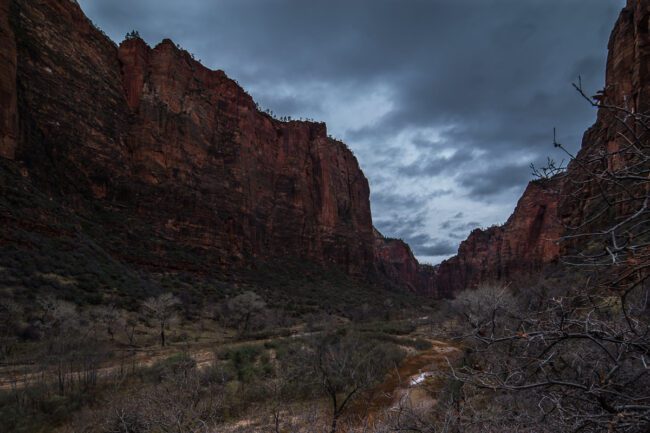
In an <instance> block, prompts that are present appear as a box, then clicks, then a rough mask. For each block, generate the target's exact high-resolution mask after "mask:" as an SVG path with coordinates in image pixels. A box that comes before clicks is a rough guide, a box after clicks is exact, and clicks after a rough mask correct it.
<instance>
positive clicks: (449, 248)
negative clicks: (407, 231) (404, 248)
mask: <svg viewBox="0 0 650 433" xmlns="http://www.w3.org/2000/svg"><path fill="white" fill-rule="evenodd" d="M456 250H457V247H456V246H455V245H452V244H451V243H450V242H448V241H437V242H435V243H434V244H432V245H423V246H421V247H419V248H414V250H413V251H415V254H417V255H421V256H447V255H450V254H454V253H455V252H456Z"/></svg>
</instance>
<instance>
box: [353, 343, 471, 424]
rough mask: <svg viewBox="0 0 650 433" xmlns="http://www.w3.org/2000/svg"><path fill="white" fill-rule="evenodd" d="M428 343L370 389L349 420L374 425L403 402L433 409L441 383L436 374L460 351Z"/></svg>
mask: <svg viewBox="0 0 650 433" xmlns="http://www.w3.org/2000/svg"><path fill="white" fill-rule="evenodd" d="M430 341H431V344H432V347H431V348H430V349H428V350H425V351H422V352H418V353H416V354H414V355H411V356H408V357H407V358H406V359H405V360H404V361H403V362H402V363H401V364H400V365H399V366H398V367H397V368H396V369H395V370H393V371H392V372H390V373H389V374H388V375H387V376H386V379H385V380H384V382H382V383H381V384H379V385H378V386H376V387H375V388H374V389H372V390H371V392H370V393H369V396H368V398H364V399H361V400H358V401H357V402H356V403H355V404H354V406H353V407H352V408H351V410H350V411H349V413H348V419H349V420H353V419H357V420H358V419H365V420H367V421H368V422H369V423H370V424H373V423H374V422H377V421H380V420H381V418H382V417H383V415H384V414H385V413H386V411H390V410H391V409H396V408H398V406H399V405H400V403H401V402H404V401H408V403H409V404H410V405H412V406H419V407H433V405H435V404H436V400H435V395H434V394H435V392H436V391H438V390H439V389H440V386H441V384H442V381H441V380H440V379H438V378H437V377H436V373H440V372H444V371H446V370H447V369H448V363H447V360H450V361H452V362H453V360H454V359H456V358H457V357H458V356H459V355H460V353H461V351H460V349H459V348H458V347H456V346H454V345H452V344H450V343H447V342H443V341H439V340H430Z"/></svg>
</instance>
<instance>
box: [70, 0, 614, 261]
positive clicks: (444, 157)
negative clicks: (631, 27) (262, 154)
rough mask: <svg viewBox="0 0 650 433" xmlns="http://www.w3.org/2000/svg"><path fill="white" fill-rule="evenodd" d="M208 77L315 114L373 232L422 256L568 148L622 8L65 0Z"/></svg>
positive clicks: (406, 1) (265, 103)
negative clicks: (341, 145)
mask: <svg viewBox="0 0 650 433" xmlns="http://www.w3.org/2000/svg"><path fill="white" fill-rule="evenodd" d="M79 3H80V4H81V6H82V8H83V9H84V11H85V12H86V14H87V15H88V16H89V17H90V18H91V19H92V20H93V21H94V22H95V23H96V24H97V25H98V26H99V27H101V28H102V29H103V30H104V31H105V32H106V33H107V34H108V35H109V36H110V37H111V38H113V39H114V40H115V41H116V42H118V43H119V42H120V41H121V40H122V39H123V37H124V35H125V34H126V32H128V31H130V30H132V29H137V30H138V31H139V32H140V34H141V36H142V37H143V38H144V39H145V40H146V41H147V42H148V43H149V44H150V45H152V46H153V45H155V44H157V43H158V42H159V41H160V40H162V39H163V38H171V39H173V40H174V41H175V42H177V43H179V44H181V45H182V46H183V47H184V48H185V49H187V50H188V51H190V52H192V53H194V54H195V55H196V57H197V58H198V59H200V60H201V61H202V63H203V64H205V65H206V66H208V67H210V68H213V69H223V70H224V71H225V72H226V73H227V74H228V75H229V76H230V77H231V78H234V79H236V80H238V81H239V83H240V84H241V85H242V86H243V87H244V88H245V89H246V90H247V91H248V92H249V93H250V94H251V95H253V97H254V98H255V100H256V101H258V102H259V104H260V105H261V106H262V107H263V108H269V109H271V110H273V111H274V112H275V113H276V115H280V116H285V115H290V116H292V117H294V118H299V117H309V118H314V119H317V120H323V121H325V122H327V124H328V131H329V133H330V134H332V135H334V136H335V137H337V138H341V139H343V140H344V141H345V142H346V143H347V144H348V145H349V146H350V148H351V149H352V150H353V151H354V153H355V154H356V156H357V158H358V159H359V162H360V164H361V167H362V168H363V170H364V172H365V174H366V176H367V177H368V179H369V181H370V189H371V191H372V193H371V203H372V213H373V220H374V223H375V226H376V227H377V228H378V229H379V230H380V231H381V232H382V233H384V235H386V236H390V237H398V238H402V239H404V240H405V241H407V242H409V244H410V245H411V247H412V248H413V250H414V252H415V254H416V255H417V256H418V258H419V259H420V260H421V261H423V262H428V263H434V264H435V263H438V262H440V261H441V260H442V259H444V258H446V257H448V256H450V255H453V254H454V253H455V252H456V250H457V248H458V244H459V242H460V241H461V240H463V239H465V238H466V237H467V235H468V234H469V232H470V231H471V230H472V229H474V228H476V227H488V226H490V225H493V224H501V223H503V222H505V220H506V219H507V218H508V216H509V215H510V214H511V213H512V210H513V209H514V206H515V204H516V202H517V199H518V198H519V196H520V195H521V193H522V191H523V189H524V187H525V186H526V183H527V181H528V180H529V179H530V178H531V176H530V169H529V167H528V166H529V164H530V163H531V162H532V163H535V164H538V165H539V164H541V163H543V162H544V161H545V160H546V157H547V156H551V157H554V158H556V159H558V160H560V159H562V155H561V154H559V153H557V151H555V149H553V146H552V140H553V128H554V127H556V128H557V130H558V137H559V140H560V141H562V142H563V143H564V144H566V145H567V146H568V147H569V148H570V149H572V150H576V149H577V148H578V147H579V145H580V140H581V136H582V133H583V132H584V130H585V129H586V128H587V127H588V126H590V125H591V123H593V120H594V118H595V113H594V112H593V109H592V108H590V107H589V106H587V105H586V104H585V102H584V101H582V100H581V99H580V98H579V97H578V96H577V95H576V93H575V92H574V91H573V90H572V88H571V83H572V82H573V81H575V80H577V77H578V76H579V75H580V76H582V82H583V85H584V86H585V87H586V88H587V89H589V91H593V92H594V93H595V91H596V90H598V89H600V88H602V87H603V83H604V69H605V60H606V55H607V41H608V38H609V33H610V31H611V29H612V26H613V24H614V22H615V20H616V17H617V15H618V12H619V11H620V9H621V8H622V7H623V6H624V0H473V1H470V0H429V1H420V0H364V1H361V0H359V1H355V0H309V1H306V0H138V1H135V0H79Z"/></svg>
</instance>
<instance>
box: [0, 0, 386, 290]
mask: <svg viewBox="0 0 650 433" xmlns="http://www.w3.org/2000/svg"><path fill="white" fill-rule="evenodd" d="M0 12H1V15H0V17H1V19H2V22H1V23H0V24H2V26H1V28H0V42H1V43H2V52H1V57H2V66H1V70H0V101H1V102H2V105H1V108H0V110H1V111H0V126H1V127H2V130H1V132H2V141H0V155H1V156H2V157H4V158H6V159H9V160H12V161H13V163H15V164H18V165H19V166H20V167H21V168H20V170H21V172H22V173H23V176H25V177H26V178H28V179H30V181H31V182H32V183H33V184H34V185H37V186H38V188H39V189H40V190H41V191H45V193H46V194H50V195H52V196H53V197H57V199H59V200H62V201H63V202H64V203H65V204H66V206H68V207H70V208H72V209H75V210H76V211H77V212H78V213H79V214H80V215H83V216H84V217H85V218H88V219H92V220H93V221H98V220H101V221H100V222H101V225H102V230H103V231H104V232H105V233H109V234H110V239H109V241H107V242H106V248H107V249H108V250H109V251H110V252H111V254H112V255H114V256H115V257H117V258H119V259H120V260H125V261H127V262H134V263H136V264H140V265H145V266H152V267H160V268H161V269H164V268H170V269H173V268H175V267H178V266H179V259H178V257H176V256H175V255H174V254H172V253H173V252H174V251H175V250H178V249H179V247H182V248H186V249H189V250H192V251H194V252H196V253H197V254H198V255H201V256H203V257H209V258H210V260H209V263H208V264H207V266H208V267H211V266H213V267H220V268H229V267H237V266H246V265H247V264H250V263H251V262H252V261H254V260H265V259H268V258H276V257H281V256H292V257H297V258H307V259H309V260H313V261H315V262H318V263H323V264H335V265H337V266H338V267H340V268H342V269H343V270H344V271H345V272H347V273H348V274H350V275H353V276H361V277H366V276H367V275H369V274H370V273H372V272H373V271H374V237H373V228H372V220H371V213H370V204H369V189H368V182H367V180H366V178H365V176H364V174H363V172H362V171H361V169H360V167H359V164H358V162H357V160H356V158H355V157H354V155H353V154H352V153H351V152H350V150H349V149H348V148H347V147H346V146H345V144H343V143H341V142H339V141H336V140H333V139H330V138H328V136H327V131H326V127H325V125H324V124H323V123H314V122H298V121H290V122H281V121H278V120H276V119H273V118H272V117H270V116H269V115H267V114H265V113H262V112H261V111H259V110H258V109H257V108H256V104H255V102H254V101H253V99H252V98H251V97H250V96H249V95H248V94H247V93H246V92H245V91H244V90H243V89H242V88H241V87H240V86H239V85H238V84H237V83H235V82H234V81H233V80H231V79H229V78H228V77H227V76H226V75H225V74H224V73H223V72H222V71H212V70H209V69H207V68H205V67H204V66H202V65H201V64H200V63H198V62H197V61H195V60H194V59H193V58H192V57H191V56H190V55H189V54H188V53H187V52H186V51H184V50H182V49H180V48H179V47H177V46H176V45H175V44H174V43H172V42H171V41H169V40H165V41H163V42H162V43H160V44H159V45H157V46H156V47H154V48H151V47H149V46H148V45H147V44H145V43H144V42H143V41H142V40H141V39H139V38H135V39H129V40H126V41H124V42H123V43H122V44H121V45H120V46H119V47H118V46H115V45H114V44H113V43H112V42H111V41H110V40H109V39H108V38H107V37H106V36H105V35H103V34H102V32H101V31H99V30H98V29H97V28H96V27H95V26H94V25H93V24H92V23H91V22H90V21H89V20H88V19H87V18H86V17H85V16H84V14H83V12H82V11H81V9H80V8H79V6H78V4H77V3H76V2H74V1H70V0H29V1H27V0H14V1H9V0H2V2H1V3H0ZM13 224H15V225H19V224H21V222H19V221H13ZM10 229H11V228H10V227H5V229H4V230H10ZM188 260H189V259H188ZM181 266H184V265H181Z"/></svg>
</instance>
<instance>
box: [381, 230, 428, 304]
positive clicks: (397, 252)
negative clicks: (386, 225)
mask: <svg viewBox="0 0 650 433" xmlns="http://www.w3.org/2000/svg"><path fill="white" fill-rule="evenodd" d="M375 263H376V266H377V270H378V271H379V274H380V275H381V276H383V277H384V278H386V279H387V281H388V284H389V285H395V286H397V287H399V288H405V289H407V290H410V291H411V292H413V293H417V294H420V295H426V296H432V297H439V294H438V293H437V292H436V288H435V286H434V276H435V272H434V268H433V266H429V265H421V264H420V263H419V262H418V260H417V259H416V258H415V256H414V255H413V252H412V251H411V248H410V247H409V246H408V244H407V243H405V242H404V241H402V240H400V239H389V238H386V237H384V235H382V234H381V233H380V232H379V231H378V230H377V229H375Z"/></svg>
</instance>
